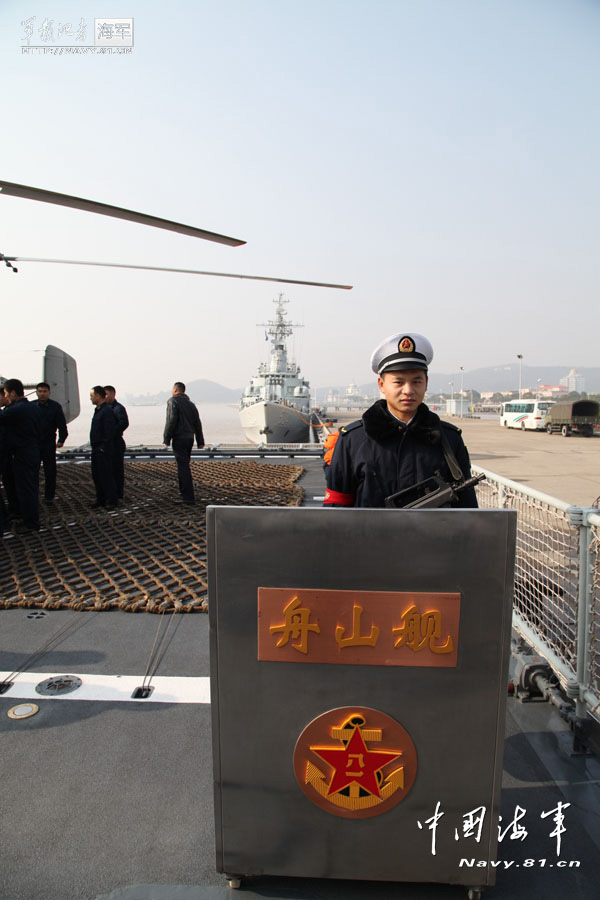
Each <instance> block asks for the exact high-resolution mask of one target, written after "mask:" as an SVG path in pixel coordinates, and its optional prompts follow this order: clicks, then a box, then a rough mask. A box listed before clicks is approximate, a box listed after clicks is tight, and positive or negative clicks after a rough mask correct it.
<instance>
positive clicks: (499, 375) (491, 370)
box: [123, 363, 600, 406]
mask: <svg viewBox="0 0 600 900" xmlns="http://www.w3.org/2000/svg"><path fill="white" fill-rule="evenodd" d="M571 369H576V371H577V372H578V374H580V375H583V377H584V378H585V390H586V391H587V392H588V393H591V394H598V393H600V368H585V367H584V366H523V385H522V386H523V390H524V391H527V390H530V389H531V390H532V391H535V390H536V388H537V384H538V378H539V379H540V382H541V383H542V384H559V383H560V379H561V378H564V377H565V375H568V374H569V372H570V371H571ZM450 382H454V387H453V390H454V391H455V392H456V391H459V390H460V372H450V373H448V374H440V373H439V372H431V373H430V375H429V391H430V393H432V394H439V393H443V394H449V393H451V391H452V388H451V387H450ZM463 386H464V389H465V390H466V391H468V390H469V389H470V388H473V390H474V391H479V392H481V391H500V392H508V391H517V390H518V389H519V364H518V363H508V364H507V365H505V366H487V367H486V368H483V369H472V370H471V371H470V372H465V373H464V375H463ZM347 387H348V384H336V385H335V384H328V385H326V386H325V387H319V388H316V398H317V405H318V406H321V405H322V404H324V403H325V401H326V399H327V395H328V394H329V393H330V392H333V393H336V394H338V395H340V396H342V397H343V395H344V394H345V393H346V388H347ZM358 390H359V393H361V394H365V395H366V396H368V397H374V398H376V397H378V396H379V395H378V392H377V383H376V379H375V376H373V380H372V381H367V382H366V383H365V384H359V385H358ZM187 393H188V396H189V397H191V399H192V400H194V402H195V403H237V402H238V401H239V399H240V397H241V396H242V388H228V387H225V386H224V385H222V384H218V383H217V382H216V381H208V380H207V379H205V378H197V379H196V380H195V381H190V382H188V383H187ZM170 396H171V392H170V391H160V392H159V393H157V394H124V395H123V402H124V403H125V405H127V404H130V405H131V406H160V405H162V404H164V403H166V402H167V400H168V399H169V397H170Z"/></svg>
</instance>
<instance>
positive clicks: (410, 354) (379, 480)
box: [324, 332, 477, 507]
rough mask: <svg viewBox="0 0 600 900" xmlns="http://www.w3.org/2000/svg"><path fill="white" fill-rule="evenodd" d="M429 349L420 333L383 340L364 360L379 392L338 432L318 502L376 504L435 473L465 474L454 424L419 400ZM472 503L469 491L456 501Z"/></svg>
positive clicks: (464, 452)
mask: <svg viewBox="0 0 600 900" xmlns="http://www.w3.org/2000/svg"><path fill="white" fill-rule="evenodd" d="M432 358H433V349H432V346H431V344H430V343H429V341H428V340H427V338H425V337H423V335H421V334H416V333H412V332H411V333H407V332H400V333H398V334H394V335H391V336H390V337H388V338H386V339H385V341H383V342H382V343H381V344H380V345H379V346H378V347H377V349H376V350H375V351H374V353H373V355H372V357H371V368H372V369H373V371H374V372H375V373H376V374H377V376H378V378H377V383H378V385H379V389H380V391H381V392H382V394H383V395H384V398H385V399H383V400H378V401H377V402H376V403H374V404H373V406H371V407H369V409H367V410H366V412H365V413H364V415H363V417H362V419H359V420H358V421H357V422H353V423H352V424H350V425H346V426H345V427H343V428H342V429H341V430H340V432H339V437H338V440H337V442H336V444H335V448H334V450H333V454H332V456H331V459H330V463H329V465H327V466H326V481H327V490H326V493H325V501H324V506H362V507H383V506H385V499H386V497H389V496H391V495H392V494H395V493H397V492H398V491H400V490H402V489H404V488H409V487H412V486H414V485H415V484H418V483H419V482H420V481H424V480H425V479H426V478H431V476H432V475H434V474H435V473H437V472H439V473H440V475H441V476H442V477H443V478H444V479H446V480H447V481H449V482H450V481H456V480H457V478H460V476H461V473H462V476H464V478H465V479H466V478H470V475H471V472H470V462H469V454H468V452H467V448H466V447H465V445H464V443H463V440H462V437H461V433H460V429H459V428H456V426H454V425H451V424H450V423H449V422H442V421H441V420H440V418H439V417H438V416H437V415H436V414H435V413H433V412H431V411H430V410H429V408H428V407H427V406H426V405H425V403H423V399H424V397H425V391H426V390H427V370H428V366H429V363H430V362H431V360H432ZM455 505H456V506H460V507H476V506H477V498H476V496H475V490H474V488H472V487H470V488H466V489H465V490H463V491H462V492H460V494H459V499H458V500H457V501H456V503H455Z"/></svg>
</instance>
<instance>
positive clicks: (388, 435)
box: [362, 400, 441, 444]
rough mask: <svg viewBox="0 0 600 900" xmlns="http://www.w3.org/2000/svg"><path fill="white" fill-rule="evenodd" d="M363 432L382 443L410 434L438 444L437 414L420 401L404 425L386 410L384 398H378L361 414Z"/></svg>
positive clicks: (438, 424) (439, 438) (438, 421)
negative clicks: (410, 418) (413, 413)
mask: <svg viewBox="0 0 600 900" xmlns="http://www.w3.org/2000/svg"><path fill="white" fill-rule="evenodd" d="M362 419H363V425H364V428H365V433H366V434H367V436H368V437H370V438H372V439H373V440H374V441H378V442H379V443H382V442H383V441H387V440H390V439H393V438H397V437H398V435H399V434H401V435H402V436H404V434H411V435H412V436H413V437H414V438H416V439H417V440H418V441H421V442H422V443H424V444H438V443H439V442H440V440H441V436H440V420H439V416H436V414H435V413H433V412H431V410H430V409H429V407H428V406H427V405H426V404H425V403H421V405H420V406H419V408H418V409H417V411H416V413H415V415H414V416H413V418H412V420H411V421H410V422H409V424H408V425H404V424H403V423H402V422H400V421H398V419H396V418H395V417H394V416H392V415H391V413H390V412H388V408H387V403H386V402H385V400H378V401H377V402H376V403H374V404H373V406H370V407H369V409H367V410H366V412H365V413H364V414H363V417H362Z"/></svg>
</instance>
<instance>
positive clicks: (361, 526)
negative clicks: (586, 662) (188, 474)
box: [207, 507, 516, 885]
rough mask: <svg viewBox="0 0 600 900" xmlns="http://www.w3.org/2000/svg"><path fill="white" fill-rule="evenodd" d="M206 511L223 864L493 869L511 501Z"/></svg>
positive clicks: (381, 872)
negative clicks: (471, 506) (464, 862)
mask: <svg viewBox="0 0 600 900" xmlns="http://www.w3.org/2000/svg"><path fill="white" fill-rule="evenodd" d="M207 525H208V528H207V533H208V560H209V616H210V638H211V697H212V716H213V754H214V777H215V820H216V848H217V870H218V871H220V872H226V873H227V874H230V875H242V876H243V875H261V874H267V875H290V876H310V877H322V878H340V879H343V878H350V879H368V880H384V881H409V882H410V881H426V882H444V883H457V884H464V885H489V884H493V883H494V880H495V868H494V867H493V866H492V865H491V864H490V861H494V860H495V859H496V849H497V848H496V841H497V814H498V809H499V800H500V782H501V774H502V750H503V739H504V714H505V704H506V692H507V678H508V657H509V647H510V625H511V609H512V606H511V604H512V584H513V567H514V544H515V532H516V513H515V512H514V511H508V510H393V509H390V510H370V509H332V510H325V509H310V508H291V509H290V508H276V509H273V508H247V507H242V508H240V507H235V508H234V507H211V508H209V509H208V511H207ZM452 617H454V618H452ZM280 651H281V655H279V652H280ZM450 654H452V657H451V656H450ZM473 856H475V857H476V858H477V859H478V860H485V861H488V864H487V865H485V866H484V867H483V868H482V867H478V868H466V867H461V866H460V860H461V858H464V857H473Z"/></svg>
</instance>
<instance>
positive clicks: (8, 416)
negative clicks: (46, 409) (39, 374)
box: [0, 378, 40, 534]
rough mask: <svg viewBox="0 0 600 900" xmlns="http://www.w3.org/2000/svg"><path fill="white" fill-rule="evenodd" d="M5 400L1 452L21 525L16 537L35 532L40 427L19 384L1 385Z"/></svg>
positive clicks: (0, 415)
mask: <svg viewBox="0 0 600 900" xmlns="http://www.w3.org/2000/svg"><path fill="white" fill-rule="evenodd" d="M4 397H5V399H6V400H7V401H8V406H5V407H4V409H3V410H2V411H0V422H1V424H2V427H3V428H4V441H5V442H6V447H5V453H6V454H7V457H8V463H9V467H10V469H11V471H12V474H13V476H14V490H15V493H16V502H17V503H18V512H19V514H20V516H21V519H22V525H21V526H19V527H17V529H16V530H17V532H18V533H20V534H23V533H26V532H30V531H39V529H40V518H39V505H38V485H39V472H40V424H39V415H38V411H37V409H36V408H35V406H34V405H33V403H30V402H29V400H27V398H26V397H25V391H24V388H23V382H22V381H19V379H18V378H9V379H8V380H7V381H5V382H4Z"/></svg>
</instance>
